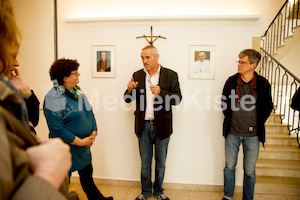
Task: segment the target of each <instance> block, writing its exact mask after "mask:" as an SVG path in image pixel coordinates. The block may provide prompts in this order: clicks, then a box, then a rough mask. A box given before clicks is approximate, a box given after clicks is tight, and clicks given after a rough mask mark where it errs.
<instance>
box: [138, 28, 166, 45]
mask: <svg viewBox="0 0 300 200" xmlns="http://www.w3.org/2000/svg"><path fill="white" fill-rule="evenodd" d="M139 38H145V39H146V40H147V41H148V42H149V44H150V45H151V46H153V43H154V42H155V41H156V40H157V39H158V38H162V39H167V38H165V37H162V36H160V35H159V36H154V35H152V26H151V35H150V36H145V35H143V36H139V37H136V39H139ZM148 38H150V40H148ZM153 38H154V40H153Z"/></svg>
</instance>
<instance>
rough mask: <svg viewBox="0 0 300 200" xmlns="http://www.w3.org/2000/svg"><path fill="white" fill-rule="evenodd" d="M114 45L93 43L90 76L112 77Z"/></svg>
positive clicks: (114, 69)
mask: <svg viewBox="0 0 300 200" xmlns="http://www.w3.org/2000/svg"><path fill="white" fill-rule="evenodd" d="M115 73H116V66H115V46H109V45H93V46H92V77H93V78H114V77H115Z"/></svg>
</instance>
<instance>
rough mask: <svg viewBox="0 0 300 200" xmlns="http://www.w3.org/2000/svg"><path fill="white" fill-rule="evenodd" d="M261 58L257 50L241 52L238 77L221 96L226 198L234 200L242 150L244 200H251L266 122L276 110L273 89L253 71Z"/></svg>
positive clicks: (228, 83)
mask: <svg viewBox="0 0 300 200" xmlns="http://www.w3.org/2000/svg"><path fill="white" fill-rule="evenodd" d="M260 59H261V55H260V53H259V52H257V51H256V50H254V49H245V50H243V51H241V52H240V54H239V60H238V61H237V63H238V73H236V74H235V75H233V76H231V77H229V78H228V79H227V81H226V83H225V85H224V88H223V94H222V106H223V107H222V110H223V113H224V116H225V118H224V123H223V136H224V137H225V162H226V164H225V168H224V198H223V200H226V199H232V198H233V194H234V188H235V167H236V164H237V158H238V152H239V147H240V145H241V143H242V145H243V154H244V163H243V169H244V182H243V200H252V199H253V195H254V186H255V182H256V175H255V165H256V161H257V158H258V153H259V142H261V143H262V144H263V145H264V143H265V122H266V120H267V119H268V117H269V115H270V114H271V112H272V109H273V103H272V97H271V85H270V84H269V82H268V80H267V79H265V78H264V77H262V76H260V75H258V74H257V73H256V72H255V71H254V70H255V68H256V67H257V65H258V63H259V61H260Z"/></svg>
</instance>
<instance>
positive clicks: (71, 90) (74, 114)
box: [44, 58, 113, 200]
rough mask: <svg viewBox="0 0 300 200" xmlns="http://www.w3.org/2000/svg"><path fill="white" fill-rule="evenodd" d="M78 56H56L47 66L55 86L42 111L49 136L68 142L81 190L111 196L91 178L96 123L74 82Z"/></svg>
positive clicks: (91, 196) (99, 199) (91, 195)
mask: <svg viewBox="0 0 300 200" xmlns="http://www.w3.org/2000/svg"><path fill="white" fill-rule="evenodd" d="M78 68H79V63H78V62H77V60H71V59H64V58H62V59H59V60H56V61H55V62H54V63H53V64H52V66H51V68H50V70H49V73H50V77H51V80H52V81H53V84H54V86H53V87H52V89H51V90H50V91H49V92H48V93H47V95H46V97H45V101H44V114H45V117H46V120H47V124H48V127H49V130H50V133H49V137H50V138H55V137H59V138H61V139H62V140H63V141H64V142H65V143H66V144H68V145H70V148H71V154H72V167H71V169H70V171H69V176H70V177H71V174H72V172H74V171H78V174H79V178H80V183H81V185H82V188H83V191H84V192H85V194H86V195H87V197H88V199H89V200H94V199H95V200H96V199H97V200H112V199H113V197H104V196H103V195H102V194H101V192H100V191H99V189H98V188H97V187H96V185H95V183H94V180H93V165H92V155H91V149H90V146H92V145H93V143H94V141H95V139H96V136H97V124H96V120H95V117H94V113H93V110H92V107H91V105H90V104H89V102H88V100H87V97H86V96H85V94H84V93H83V91H82V90H81V88H80V87H79V86H78V85H77V84H78V83H79V76H80V73H79V72H78Z"/></svg>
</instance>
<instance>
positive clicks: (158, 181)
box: [139, 121, 170, 198]
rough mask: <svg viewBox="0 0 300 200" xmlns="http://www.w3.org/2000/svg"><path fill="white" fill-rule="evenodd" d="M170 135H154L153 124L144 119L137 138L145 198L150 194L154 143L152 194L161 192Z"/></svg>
mask: <svg viewBox="0 0 300 200" xmlns="http://www.w3.org/2000/svg"><path fill="white" fill-rule="evenodd" d="M169 141H170V137H168V138H166V139H163V140H160V139H159V138H158V137H157V136H156V126H155V124H150V123H149V122H148V121H145V124H144V129H143V132H142V135H141V137H140V138H139V149H140V156H141V162H142V166H141V183H142V194H143V195H144V196H145V197H146V198H147V197H150V196H151V195H152V181H151V172H152V170H151V166H152V158H153V145H155V181H154V185H153V195H155V196H159V195H161V194H162V193H163V190H164V189H163V187H162V184H163V181H164V176H165V168H166V158H167V151H168V144H169Z"/></svg>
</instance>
